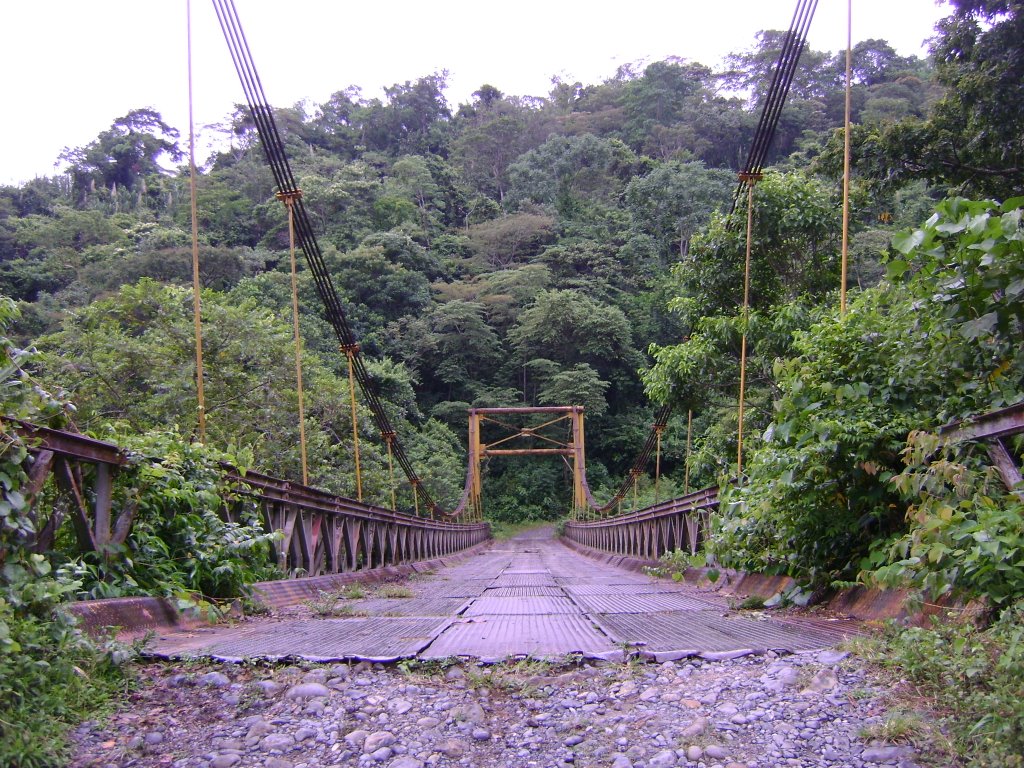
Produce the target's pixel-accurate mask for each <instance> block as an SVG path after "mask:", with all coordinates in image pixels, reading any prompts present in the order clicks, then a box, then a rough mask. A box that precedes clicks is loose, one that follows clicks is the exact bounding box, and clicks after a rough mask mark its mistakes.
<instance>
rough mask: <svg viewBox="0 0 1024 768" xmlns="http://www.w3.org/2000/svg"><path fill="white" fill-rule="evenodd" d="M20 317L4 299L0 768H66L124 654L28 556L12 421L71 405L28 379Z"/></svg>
mask: <svg viewBox="0 0 1024 768" xmlns="http://www.w3.org/2000/svg"><path fill="white" fill-rule="evenodd" d="M16 316H17V312H16V310H15V307H14V304H13V303H12V302H11V301H10V300H9V299H6V298H0V405H2V408H3V410H2V412H0V415H2V416H3V420H2V421H0V439H2V450H0V765H4V766H10V767H11V768H37V766H55V765H59V764H61V763H62V757H63V756H64V754H65V751H66V750H65V744H64V740H63V734H64V732H65V730H66V728H67V726H68V725H69V724H71V723H74V722H77V721H78V720H80V719H81V718H82V717H84V716H86V715H87V714H88V713H90V712H93V711H95V709H96V708H98V707H100V706H102V705H103V703H104V702H105V701H106V700H108V699H109V698H110V696H111V694H112V693H113V692H114V691H115V690H116V689H117V687H118V686H119V685H121V684H122V681H123V676H122V674H121V672H120V670H119V669H118V668H117V666H116V665H115V664H114V662H115V661H119V660H121V659H122V658H123V653H122V652H121V651H116V650H114V649H104V648H102V647H99V646H97V645H96V644H95V643H93V642H92V641H91V640H89V639H88V638H87V637H85V636H84V635H83V634H82V633H81V632H79V631H78V630H77V629H76V628H75V622H74V619H73V618H72V617H71V616H70V615H69V614H68V613H67V612H66V611H64V610H63V609H62V608H61V604H62V603H63V602H64V601H65V600H67V598H68V597H69V596H70V595H71V594H72V593H74V592H75V590H77V589H78V587H79V585H78V584H77V583H76V582H74V581H69V580H67V579H64V578H59V577H58V578H54V577H53V575H52V574H51V568H50V565H49V563H48V562H46V560H45V559H44V558H43V557H42V556H41V555H38V554H31V553H29V552H28V551H27V549H26V548H25V545H26V544H27V543H28V542H29V541H31V539H32V537H33V535H34V533H35V530H34V526H33V521H32V518H31V516H30V515H29V509H28V507H29V502H28V500H27V499H26V498H25V495H24V493H23V489H24V487H25V484H26V482H27V479H28V478H27V476H26V475H25V470H24V466H25V463H26V460H27V458H28V449H27V446H26V445H25V444H24V442H23V441H22V440H21V439H20V438H19V437H18V435H17V433H16V432H14V431H13V430H10V429H9V427H8V424H9V421H8V420H9V419H11V418H21V419H29V418H30V419H33V420H35V421H41V422H48V423H51V424H55V425H57V424H59V420H60V417H61V415H62V414H63V411H64V407H65V404H64V403H63V402H62V401H61V400H60V399H59V398H56V397H53V396H51V395H50V394H49V393H47V392H45V391H44V390H42V389H41V388H40V387H39V386H38V385H36V384H35V382H34V381H33V380H32V378H31V377H30V376H29V375H28V374H27V373H26V372H25V370H24V368H23V366H24V365H25V364H26V363H28V362H30V361H31V360H32V358H33V357H34V351H33V350H22V349H17V348H15V347H14V346H13V345H12V344H11V343H10V342H9V341H8V339H7V338H6V337H4V336H3V334H4V333H5V332H6V330H7V327H8V324H9V323H10V322H11V321H12V320H13V319H14V318H15V317H16ZM107 650H110V652H109V653H108V652H107Z"/></svg>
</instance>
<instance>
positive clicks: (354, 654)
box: [147, 617, 451, 662]
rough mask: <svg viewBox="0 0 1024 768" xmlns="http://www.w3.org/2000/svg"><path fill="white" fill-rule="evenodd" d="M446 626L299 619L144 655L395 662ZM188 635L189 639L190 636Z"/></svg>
mask: <svg viewBox="0 0 1024 768" xmlns="http://www.w3.org/2000/svg"><path fill="white" fill-rule="evenodd" d="M450 622H451V618H409V619H392V618H378V617H374V618H365V619H305V620H301V621H281V622H273V623H269V624H262V625H260V626H255V627H252V628H248V629H241V630H239V629H233V628H230V627H224V628H219V629H217V630H216V631H215V632H213V633H209V634H207V635H206V636H205V638H203V639H204V642H202V643H197V642H195V640H196V638H195V636H194V635H192V633H187V632H179V633H175V634H174V635H167V636H164V637H161V638H159V639H158V640H157V641H156V642H155V643H154V644H153V646H152V647H151V648H150V649H148V650H147V654H148V655H152V656H160V657H165V658H171V657H186V658H187V657H190V656H206V657H212V658H214V659H218V660H220V661H231V662H240V661H243V660H245V659H250V658H262V659H270V660H279V659H285V658H289V657H295V658H302V659H308V660H310V661H342V660H345V659H365V660H368V661H397V660H398V659H404V658H409V657H411V656H415V655H416V653H417V652H418V651H420V650H422V649H423V648H425V647H426V646H427V645H428V644H429V643H430V641H431V640H433V639H434V638H435V637H437V635H438V634H440V632H441V631H442V630H443V629H444V628H445V627H446V626H447V625H448V624H449V623H450ZM190 635H191V636H190Z"/></svg>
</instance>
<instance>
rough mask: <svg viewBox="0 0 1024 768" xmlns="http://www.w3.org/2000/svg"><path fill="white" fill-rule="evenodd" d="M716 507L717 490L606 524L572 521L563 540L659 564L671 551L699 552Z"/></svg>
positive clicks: (628, 515) (605, 521)
mask: <svg viewBox="0 0 1024 768" xmlns="http://www.w3.org/2000/svg"><path fill="white" fill-rule="evenodd" d="M717 507H718V488H705V489H703V490H700V491H696V492H695V493H691V494H689V495H687V496H683V497H681V498H678V499H671V500H669V501H665V502H662V503H660V504H655V505H654V506H651V507H647V508H645V509H641V510H638V511H636V512H629V513H626V514H623V515H617V516H615V517H609V518H606V519H603V520H587V521H582V520H570V521H569V522H568V523H566V526H565V534H564V536H565V537H566V538H567V539H569V540H570V541H574V542H576V543H578V544H580V545H582V546H585V547H591V548H594V549H599V550H601V551H603V552H609V553H611V554H615V555H622V556H626V557H636V558H641V559H645V560H657V559H658V558H659V557H661V555H663V554H664V553H665V552H668V551H670V550H684V551H689V552H696V551H697V549H698V548H699V547H700V544H701V542H702V541H703V539H704V535H705V531H706V530H707V525H708V517H709V515H710V513H711V511H712V510H714V509H717Z"/></svg>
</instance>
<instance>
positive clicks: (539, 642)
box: [420, 614, 621, 661]
mask: <svg viewBox="0 0 1024 768" xmlns="http://www.w3.org/2000/svg"><path fill="white" fill-rule="evenodd" d="M570 653H581V654H583V655H584V656H585V657H587V658H600V659H613V658H616V657H618V656H621V651H620V649H619V648H618V647H617V646H616V645H615V644H614V643H613V642H612V641H611V640H609V638H608V637H607V635H605V634H603V633H601V632H599V631H598V630H597V629H595V628H594V625H593V624H591V622H590V621H589V620H587V619H586V618H584V617H583V616H580V615H578V614H564V615H548V616H479V617H476V618H473V619H465V620H462V621H459V622H457V623H455V624H452V625H451V626H450V627H448V628H447V629H446V630H445V631H444V632H443V633H442V634H441V636H440V637H438V638H437V639H436V640H434V642H433V643H431V645H430V647H428V648H427V649H426V650H425V651H423V652H422V653H421V654H420V656H421V657H422V658H425V659H443V658H448V657H450V656H472V657H476V658H479V659H482V660H483V661H501V660H502V659H507V658H509V657H513V656H534V657H538V658H557V657H562V656H565V655H566V654H570Z"/></svg>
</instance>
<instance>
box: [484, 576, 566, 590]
mask: <svg viewBox="0 0 1024 768" xmlns="http://www.w3.org/2000/svg"><path fill="white" fill-rule="evenodd" d="M490 586H492V587H553V586H555V580H554V579H553V578H551V576H550V575H549V574H546V573H520V574H512V575H509V576H499V577H498V578H496V579H495V580H494V581H493V582H492V583H491V584H490Z"/></svg>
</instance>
